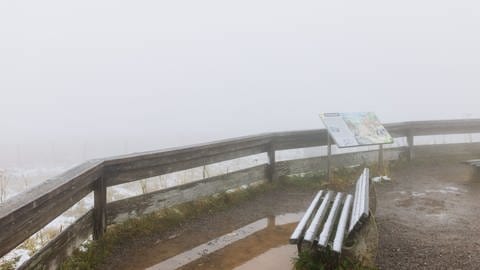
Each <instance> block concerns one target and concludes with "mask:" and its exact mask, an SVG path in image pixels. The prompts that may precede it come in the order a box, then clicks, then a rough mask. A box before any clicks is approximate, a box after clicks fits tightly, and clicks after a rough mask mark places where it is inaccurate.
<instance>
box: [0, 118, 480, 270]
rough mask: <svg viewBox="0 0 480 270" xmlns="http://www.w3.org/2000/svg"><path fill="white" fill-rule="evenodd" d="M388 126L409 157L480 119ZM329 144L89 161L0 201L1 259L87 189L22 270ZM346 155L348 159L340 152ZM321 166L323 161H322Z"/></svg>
mask: <svg viewBox="0 0 480 270" xmlns="http://www.w3.org/2000/svg"><path fill="white" fill-rule="evenodd" d="M385 126H386V128H387V129H388V131H389V132H390V133H391V135H392V136H393V137H395V138H398V137H406V138H407V142H408V147H406V148H405V147H404V148H402V149H396V150H395V151H397V152H406V153H407V155H408V157H409V158H413V147H414V137H415V136H422V135H436V134H463V133H479V132H480V119H469V120H448V121H421V122H404V123H394V124H386V125H385ZM326 144H327V132H326V130H324V129H321V130H307V131H292V132H277V133H267V134H261V135H256V136H248V137H242V138H236V139H229V140H223V141H218V142H212V143H207V144H199V145H193V146H186V147H180V148H172V149H165V150H160V151H152V152H145V153H139V154H131V155H125V156H118V157H112V158H107V159H98V160H91V161H87V162H85V163H83V164H81V165H79V166H77V167H75V168H73V169H71V170H69V171H67V172H65V173H64V174H62V175H60V176H58V177H55V178H52V179H49V180H47V181H45V182H43V183H41V184H40V185H38V186H36V187H34V188H32V189H30V190H28V191H26V192H24V193H21V194H19V195H17V196H15V197H13V198H11V199H9V200H7V201H6V202H4V203H2V204H0V228H1V229H0V257H1V256H4V255H5V254H7V253H8V252H9V251H11V250H13V249H14V248H16V247H17V246H18V245H19V244H21V243H22V242H24V241H25V240H26V239H28V238H29V237H30V236H32V235H33V234H35V233H36V232H38V231H39V230H40V229H42V228H43V227H44V226H45V225H47V224H48V223H49V222H51V221H52V220H54V219H55V218H56V217H58V216H60V215H61V214H62V213H63V212H65V211H66V210H67V209H69V208H70V207H72V206H73V205H74V204H76V203H77V202H79V201H80V200H81V199H82V198H84V197H85V196H87V195H88V194H90V193H91V192H93V193H94V207H93V209H91V210H90V211H88V212H87V213H86V214H85V215H83V216H82V217H80V218H79V219H78V220H77V221H76V222H75V223H74V224H72V225H71V226H69V227H68V228H67V229H65V230H64V231H63V232H62V233H61V234H60V235H58V236H57V237H56V238H55V239H53V240H52V241H51V242H49V243H48V244H47V245H46V246H45V247H44V248H42V249H41V250H40V251H39V252H37V253H36V254H35V255H34V256H33V257H32V258H31V259H30V260H29V261H28V262H26V263H25V264H23V265H22V266H21V269H30V268H34V267H36V266H39V265H43V266H44V267H47V268H56V267H58V265H59V264H60V263H61V262H62V261H63V260H64V259H65V258H66V257H68V255H69V254H70V253H71V252H72V250H73V249H74V248H75V247H77V246H79V245H80V244H81V243H83V242H84V241H85V240H86V239H88V237H89V236H90V235H93V239H100V238H101V237H102V236H103V234H104V233H105V231H106V229H107V225H109V224H112V223H115V222H120V221H122V220H125V219H128V218H130V217H133V216H138V215H142V214H146V213H150V212H153V211H155V210H158V209H161V208H164V207H170V206H173V205H176V204H179V203H183V202H187V201H191V200H195V199H198V198H200V197H203V196H208V195H212V194H214V193H218V192H222V191H225V190H228V189H231V188H234V187H238V186H241V185H244V184H249V183H252V182H256V181H259V180H267V181H275V179H277V178H278V177H279V176H282V175H286V174H293V173H299V172H302V171H305V170H309V168H307V167H308V166H307V165H304V164H303V165H302V163H301V162H302V161H301V160H293V161H282V162H276V160H275V156H276V155H275V152H276V151H279V150H288V149H297V148H306V147H314V146H324V145H326ZM262 153H266V154H267V155H268V159H269V162H268V163H267V164H261V165H258V166H255V167H252V168H247V169H243V170H240V171H235V172H230V173H228V174H225V175H220V176H216V177H211V178H207V179H202V180H199V181H195V182H192V183H188V184H184V185H179V186H175V187H172V188H168V189H164V190H159V191H155V192H151V193H147V194H143V195H140V196H136V197H132V198H127V199H124V200H119V201H115V202H111V203H108V204H107V196H106V192H107V188H108V187H111V186H115V185H119V184H124V183H128V182H133V181H137V180H140V179H145V178H149V177H154V176H160V175H164V174H167V173H172V172H177V171H181V170H186V169H191V168H196V167H200V166H205V165H209V164H214V163H218V162H222V161H228V160H232V159H236V158H241V157H246V156H251V155H256V154H262ZM360 153H361V152H360ZM348 155H353V154H343V156H348ZM335 158H336V159H337V160H338V164H343V163H344V162H343V161H342V155H338V156H337V157H335ZM318 164H323V163H322V160H319V163H318ZM318 164H313V165H312V164H310V165H309V166H317V165H318ZM338 164H337V165H338ZM322 166H323V165H322ZM285 168H287V169H285Z"/></svg>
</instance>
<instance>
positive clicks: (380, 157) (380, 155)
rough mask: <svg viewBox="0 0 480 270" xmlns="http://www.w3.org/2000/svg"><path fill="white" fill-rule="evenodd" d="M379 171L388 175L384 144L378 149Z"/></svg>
mask: <svg viewBox="0 0 480 270" xmlns="http://www.w3.org/2000/svg"><path fill="white" fill-rule="evenodd" d="M377 169H378V173H379V174H380V176H386V173H385V163H384V158H383V144H380V145H379V149H378V167H377Z"/></svg>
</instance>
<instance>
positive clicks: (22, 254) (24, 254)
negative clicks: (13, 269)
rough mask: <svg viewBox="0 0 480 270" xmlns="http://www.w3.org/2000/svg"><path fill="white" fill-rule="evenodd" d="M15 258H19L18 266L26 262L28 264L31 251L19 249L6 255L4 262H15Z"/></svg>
mask: <svg viewBox="0 0 480 270" xmlns="http://www.w3.org/2000/svg"><path fill="white" fill-rule="evenodd" d="M15 258H19V260H18V262H17V264H16V266H17V267H18V266H20V265H22V264H23V263H24V262H26V261H27V260H28V259H30V251H29V250H27V249H23V248H19V249H14V250H12V251H11V252H10V253H8V254H7V255H5V256H4V257H3V258H2V260H3V261H11V260H15Z"/></svg>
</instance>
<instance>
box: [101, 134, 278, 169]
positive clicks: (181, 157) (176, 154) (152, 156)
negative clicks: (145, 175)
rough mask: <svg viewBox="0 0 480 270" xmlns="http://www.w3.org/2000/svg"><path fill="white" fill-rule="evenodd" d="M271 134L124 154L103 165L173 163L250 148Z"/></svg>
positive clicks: (135, 166) (132, 166) (266, 140)
mask: <svg viewBox="0 0 480 270" xmlns="http://www.w3.org/2000/svg"><path fill="white" fill-rule="evenodd" d="M271 138H272V134H271V133H268V134H261V135H255V136H248V137H242V138H236V139H229V140H223V141H217V142H210V143H204V144H198V145H192V146H183V147H177V148H169V149H164V150H158V151H152V152H143V153H135V154H130V155H124V156H116V157H111V158H108V159H106V160H105V167H106V168H107V169H108V168H116V166H117V167H121V168H123V169H138V168H143V167H145V163H147V164H148V165H147V166H153V165H155V164H158V163H160V164H164V163H174V162H179V161H185V160H191V159H195V158H201V157H208V156H215V155H220V154H225V153H229V152H235V151H238V150H242V149H247V148H252V147H255V146H260V145H267V144H268V143H270V140H271Z"/></svg>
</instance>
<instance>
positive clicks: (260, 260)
mask: <svg viewBox="0 0 480 270" xmlns="http://www.w3.org/2000/svg"><path fill="white" fill-rule="evenodd" d="M296 255H297V248H296V246H295V245H285V246H281V247H277V248H272V249H270V250H269V251H267V252H265V253H263V254H261V255H259V256H258V257H256V258H254V259H252V260H250V261H248V262H246V263H244V264H242V265H240V266H238V267H235V268H234V270H256V269H263V270H292V269H293V267H292V258H293V257H295V256H296Z"/></svg>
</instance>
